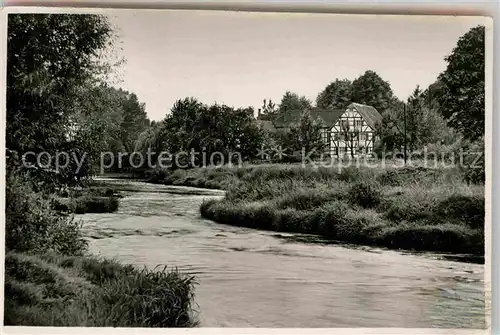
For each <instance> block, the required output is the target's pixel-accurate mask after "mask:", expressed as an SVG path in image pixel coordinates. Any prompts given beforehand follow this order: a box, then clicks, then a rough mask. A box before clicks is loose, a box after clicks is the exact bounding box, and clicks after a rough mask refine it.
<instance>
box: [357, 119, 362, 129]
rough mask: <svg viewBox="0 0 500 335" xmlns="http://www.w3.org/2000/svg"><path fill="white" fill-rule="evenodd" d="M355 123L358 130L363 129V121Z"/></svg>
mask: <svg viewBox="0 0 500 335" xmlns="http://www.w3.org/2000/svg"><path fill="white" fill-rule="evenodd" d="M355 122H356V123H355V125H356V128H359V129H361V126H362V125H363V120H356V121H355Z"/></svg>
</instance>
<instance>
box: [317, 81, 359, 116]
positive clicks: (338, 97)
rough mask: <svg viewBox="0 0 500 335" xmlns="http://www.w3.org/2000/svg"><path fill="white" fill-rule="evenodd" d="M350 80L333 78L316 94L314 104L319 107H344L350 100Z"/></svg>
mask: <svg viewBox="0 0 500 335" xmlns="http://www.w3.org/2000/svg"><path fill="white" fill-rule="evenodd" d="M351 97H352V82H351V81H350V80H348V79H342V80H339V79H335V81H332V82H331V83H330V84H328V86H326V87H325V89H324V90H323V91H322V92H321V93H320V94H318V97H317V98H316V106H318V107H320V108H333V109H342V108H345V107H346V106H347V105H349V103H350V102H351Z"/></svg>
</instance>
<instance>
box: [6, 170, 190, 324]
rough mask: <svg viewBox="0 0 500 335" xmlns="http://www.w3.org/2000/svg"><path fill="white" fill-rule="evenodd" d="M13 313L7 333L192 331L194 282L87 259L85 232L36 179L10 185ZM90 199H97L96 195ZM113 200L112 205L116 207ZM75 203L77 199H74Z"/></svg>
mask: <svg viewBox="0 0 500 335" xmlns="http://www.w3.org/2000/svg"><path fill="white" fill-rule="evenodd" d="M6 181H7V183H6V213H5V214H6V215H5V216H6V227H5V228H6V229H5V231H6V234H5V235H6V236H5V240H6V241H5V242H6V251H7V254H6V258H5V282H4V284H5V298H4V301H5V305H4V306H5V308H4V320H5V324H7V325H21V326H112V327H190V326H194V325H196V321H195V319H194V318H193V315H192V312H193V305H192V304H193V298H194V293H193V292H194V287H193V285H194V284H195V281H194V278H192V277H189V276H185V275H182V274H181V273H179V272H177V271H175V270H173V271H170V270H169V271H166V269H159V271H157V270H158V269H155V270H146V269H144V270H139V269H136V268H134V267H132V266H129V265H122V264H119V263H117V262H115V261H111V260H106V259H100V258H96V257H93V256H90V255H88V254H87V250H86V249H87V242H86V240H85V238H84V237H83V234H82V231H81V229H80V226H81V224H80V223H79V222H77V221H75V220H74V218H73V217H72V216H68V215H63V214H62V213H61V208H59V209H55V208H54V207H55V205H54V202H52V201H51V200H50V199H49V198H50V197H49V196H47V195H46V194H42V193H39V192H34V191H33V188H32V185H31V183H30V181H29V179H25V178H24V177H23V176H21V175H18V174H15V173H9V174H8V175H7V178H6ZM101 194H103V195H105V197H104V199H106V200H102V199H98V200H99V201H95V202H92V201H88V199H85V201H81V202H78V201H79V199H80V198H76V202H75V203H70V205H71V206H75V207H74V208H72V209H71V211H72V212H85V211H88V210H89V207H91V208H90V210H92V211H94V212H95V211H108V210H107V209H106V208H104V209H103V208H102V206H103V205H102V204H103V203H104V204H106V201H112V202H111V204H110V205H109V206H113V207H115V209H116V207H117V203H118V200H117V199H116V198H115V197H113V196H112V197H109V195H110V193H109V191H106V190H104V191H103V193H101ZM85 197H89V196H88V195H87V196H85ZM109 199H111V200H109ZM67 200H69V201H74V200H75V199H71V198H69V199H67Z"/></svg>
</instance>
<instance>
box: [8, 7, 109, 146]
mask: <svg viewBox="0 0 500 335" xmlns="http://www.w3.org/2000/svg"><path fill="white" fill-rule="evenodd" d="M110 43H112V30H111V27H110V25H109V23H108V21H107V19H106V17H104V16H100V15H86V14H85V15H69V14H10V15H9V17H8V33H7V129H6V130H7V134H6V146H7V148H8V149H9V150H11V151H14V152H17V153H18V154H19V155H22V154H23V153H26V152H28V151H33V152H34V153H39V152H42V151H45V152H48V153H52V154H53V153H54V152H55V151H62V150H64V151H68V150H70V149H71V150H73V151H74V152H76V153H77V155H81V154H82V152H83V151H85V150H89V147H88V145H87V143H86V144H85V145H84V146H81V147H75V146H74V145H77V144H81V143H82V141H83V139H78V140H76V139H75V140H74V141H73V143H69V142H71V141H69V140H68V134H71V133H72V131H73V130H75V129H74V123H73V121H74V118H75V117H74V116H75V112H76V110H78V108H79V106H78V105H76V104H75V102H76V101H78V100H79V98H81V96H82V94H84V93H82V90H84V88H85V87H88V86H89V85H92V83H93V82H96V81H98V78H99V75H101V74H104V73H105V71H106V67H105V66H103V63H101V62H100V60H99V55H100V52H102V51H103V50H104V49H105V48H107V47H108V46H109V45H110ZM68 147H71V148H68Z"/></svg>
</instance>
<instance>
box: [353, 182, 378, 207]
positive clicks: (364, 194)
mask: <svg viewBox="0 0 500 335" xmlns="http://www.w3.org/2000/svg"><path fill="white" fill-rule="evenodd" d="M349 200H350V201H351V203H353V204H356V205H360V206H362V207H364V208H373V207H375V206H377V205H378V204H380V202H381V201H382V191H381V187H380V185H378V184H375V183H370V182H358V183H356V184H354V185H353V186H352V187H351V189H350V190H349Z"/></svg>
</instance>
